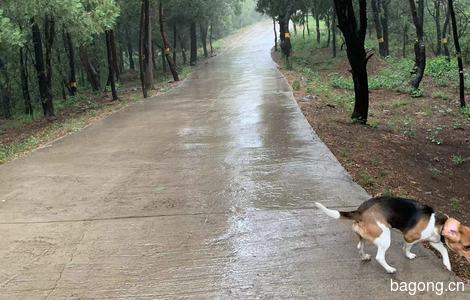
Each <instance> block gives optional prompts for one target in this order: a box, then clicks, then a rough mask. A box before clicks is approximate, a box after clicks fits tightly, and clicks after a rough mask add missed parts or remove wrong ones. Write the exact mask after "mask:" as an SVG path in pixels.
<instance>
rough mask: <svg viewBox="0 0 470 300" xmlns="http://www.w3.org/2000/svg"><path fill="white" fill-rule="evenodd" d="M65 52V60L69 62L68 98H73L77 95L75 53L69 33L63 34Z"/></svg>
mask: <svg viewBox="0 0 470 300" xmlns="http://www.w3.org/2000/svg"><path fill="white" fill-rule="evenodd" d="M64 41H65V51H66V52H67V58H68V61H69V72H70V73H69V82H68V84H67V89H68V90H69V93H70V96H75V94H76V93H77V75H76V70H75V51H74V48H73V43H72V35H71V34H70V32H64Z"/></svg>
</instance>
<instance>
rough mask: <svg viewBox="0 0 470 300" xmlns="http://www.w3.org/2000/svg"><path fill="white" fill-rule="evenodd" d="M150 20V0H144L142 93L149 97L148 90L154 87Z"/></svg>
mask: <svg viewBox="0 0 470 300" xmlns="http://www.w3.org/2000/svg"><path fill="white" fill-rule="evenodd" d="M150 22H151V20H150V0H142V7H141V17H140V38H139V40H140V43H139V44H140V47H139V48H140V49H139V50H140V51H139V52H140V53H139V61H140V66H141V68H140V69H141V71H140V72H141V82H142V93H143V95H144V98H147V97H148V91H149V90H150V89H152V87H153V67H152V27H151V23H150Z"/></svg>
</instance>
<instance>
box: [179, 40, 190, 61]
mask: <svg viewBox="0 0 470 300" xmlns="http://www.w3.org/2000/svg"><path fill="white" fill-rule="evenodd" d="M178 39H179V41H180V46H181V56H182V57H183V64H184V65H186V64H188V56H187V55H186V43H185V41H184V38H183V37H181V35H178Z"/></svg>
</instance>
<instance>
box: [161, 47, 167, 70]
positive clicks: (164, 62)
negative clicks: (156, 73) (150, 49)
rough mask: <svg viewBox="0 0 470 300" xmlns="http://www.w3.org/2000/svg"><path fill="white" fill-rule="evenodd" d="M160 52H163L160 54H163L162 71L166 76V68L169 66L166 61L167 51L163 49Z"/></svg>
mask: <svg viewBox="0 0 470 300" xmlns="http://www.w3.org/2000/svg"><path fill="white" fill-rule="evenodd" d="M160 52H161V53H160V54H161V55H160V56H161V58H162V71H163V73H165V74H166V72H167V67H166V66H167V62H166V59H165V49H163V48H161V49H160Z"/></svg>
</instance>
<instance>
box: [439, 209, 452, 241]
mask: <svg viewBox="0 0 470 300" xmlns="http://www.w3.org/2000/svg"><path fill="white" fill-rule="evenodd" d="M443 215H444V216H445V217H446V219H445V221H444V223H442V225H441V232H440V233H439V235H440V236H441V242H442V243H443V244H444V245H447V244H446V239H445V238H444V234H443V232H444V228H445V227H446V223H447V221H448V220H449V218H450V217H449V215H448V214H443Z"/></svg>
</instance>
